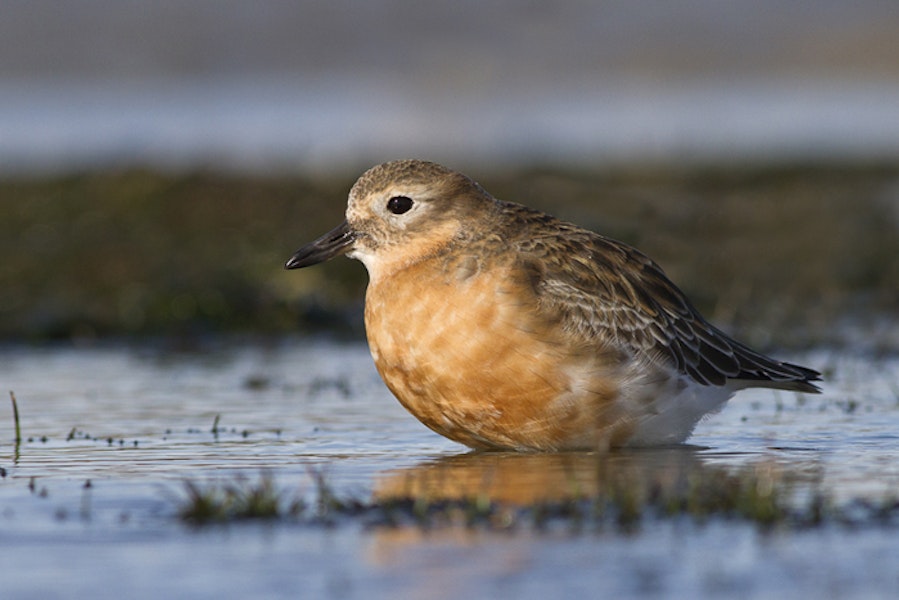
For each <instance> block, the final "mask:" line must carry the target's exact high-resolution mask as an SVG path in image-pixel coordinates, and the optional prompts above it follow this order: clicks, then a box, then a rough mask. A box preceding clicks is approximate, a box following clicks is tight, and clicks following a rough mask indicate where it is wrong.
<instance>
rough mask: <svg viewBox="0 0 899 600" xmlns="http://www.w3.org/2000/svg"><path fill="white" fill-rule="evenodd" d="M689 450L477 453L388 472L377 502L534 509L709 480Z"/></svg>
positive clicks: (379, 484)
mask: <svg viewBox="0 0 899 600" xmlns="http://www.w3.org/2000/svg"><path fill="white" fill-rule="evenodd" d="M710 470H711V471H714V470H715V468H712V467H708V466H706V465H704V464H703V462H702V461H701V460H700V458H699V457H698V456H697V454H696V451H695V449H693V448H690V447H683V448H665V449H646V450H634V451H622V452H615V453H596V452H562V453H538V454H535V453H509V452H476V453H470V454H463V455H459V456H450V457H446V458H441V459H438V460H434V461H429V462H425V463H422V464H419V465H417V466H415V467H411V468H408V469H399V470H395V471H388V472H387V473H385V474H383V475H382V476H381V477H379V478H378V479H377V481H376V484H375V489H374V496H375V498H376V499H377V500H382V501H385V500H389V499H395V498H422V499H425V500H430V501H439V500H470V499H474V498H485V499H487V500H490V501H491V502H502V503H511V504H516V505H529V504H534V503H540V502H558V501H565V500H577V499H581V498H594V497H597V496H598V495H603V494H609V493H610V491H612V490H613V489H615V488H616V487H617V486H621V485H630V486H633V487H634V489H635V491H636V489H637V488H641V489H643V488H650V487H651V488H656V489H666V488H671V487H673V486H676V485H680V484H682V483H683V481H684V478H686V477H693V476H705V475H708V474H709V472H710Z"/></svg>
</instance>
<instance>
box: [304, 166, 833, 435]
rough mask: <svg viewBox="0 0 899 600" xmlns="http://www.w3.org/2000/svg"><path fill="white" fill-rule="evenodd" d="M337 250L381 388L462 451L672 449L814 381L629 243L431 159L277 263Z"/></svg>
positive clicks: (394, 169) (389, 179) (382, 177)
mask: <svg viewBox="0 0 899 600" xmlns="http://www.w3.org/2000/svg"><path fill="white" fill-rule="evenodd" d="M342 253H347V254H348V256H350V257H352V258H357V259H359V260H361V261H362V262H363V263H364V264H365V266H366V268H367V269H368V272H369V276H370V283H369V288H368V291H367V294H366V309H365V322H366V331H367V335H368V339H369V345H370V348H371V352H372V356H373V358H374V360H375V364H376V366H377V368H378V371H379V372H380V373H381V376H382V377H383V378H384V381H385V382H386V384H387V385H388V387H389V388H390V389H391V391H392V392H393V393H394V395H396V396H397V398H398V399H399V400H400V402H401V403H402V404H403V405H404V406H405V407H406V408H407V409H408V410H409V411H410V412H412V413H413V414H414V415H415V416H416V417H418V418H419V419H420V420H421V421H422V422H423V423H424V424H425V425H427V426H428V427H430V428H431V429H433V430H435V431H437V432H439V433H441V434H443V435H445V436H447V437H449V438H451V439H454V440H457V441H459V442H462V443H464V444H467V445H469V446H472V447H475V448H504V449H516V450H559V449H570V448H602V447H608V446H620V445H628V444H630V445H655V444H669V443H679V442H682V441H684V440H685V439H686V438H687V437H688V436H689V434H690V433H691V432H692V430H693V427H694V426H695V424H696V423H697V422H698V420H699V419H700V418H701V417H702V416H703V415H705V414H707V413H708V412H710V411H713V410H716V409H718V408H720V406H721V405H722V404H723V403H724V402H725V401H726V400H727V399H728V398H729V397H730V396H731V395H732V394H733V393H734V392H735V391H737V390H739V389H742V388H744V387H750V386H759V387H776V388H781V389H788V390H795V391H801V392H816V391H818V388H817V387H816V386H815V385H814V384H813V383H811V382H813V381H817V380H818V379H819V374H818V373H817V372H816V371H813V370H811V369H807V368H805V367H801V366H798V365H793V364H790V363H785V362H780V361H777V360H774V359H771V358H768V357H766V356H763V355H761V354H759V353H757V352H755V351H753V350H751V349H749V348H748V347H746V346H744V345H743V344H740V343H739V342H736V341H734V340H733V339H731V338H729V337H728V336H727V335H725V334H724V333H722V332H721V331H720V330H718V329H716V328H715V327H714V326H712V325H711V324H709V323H708V322H707V321H706V320H705V319H704V318H703V317H702V316H701V315H700V314H699V313H698V311H697V310H696V309H695V308H694V307H693V306H692V304H690V302H689V301H688V300H687V298H686V297H685V296H684V294H683V293H682V292H681V291H680V290H679V289H678V288H677V287H676V286H675V285H674V284H673V283H672V282H671V281H670V280H669V279H668V278H667V277H666V276H665V274H664V273H663V271H662V269H661V268H660V267H659V266H658V265H656V264H655V263H654V262H653V261H651V260H650V259H649V258H647V257H646V256H645V255H643V254H642V253H640V252H639V251H637V250H635V249H634V248H631V247H630V246H627V245H626V244H623V243H621V242H617V241H614V240H611V239H609V238H606V237H603V236H601V235H599V234H596V233H593V232H590V231H587V230H584V229H581V228H579V227H577V226H575V225H572V224H570V223H565V222H562V221H559V220H557V219H555V218H554V217H551V216H549V215H546V214H544V213H541V212H538V211H535V210H531V209H529V208H526V207H524V206H521V205H518V204H512V203H508V202H501V201H498V200H496V199H494V198H493V197H492V196H490V195H489V194H488V193H487V192H486V191H485V190H484V189H483V188H481V187H480V186H479V185H478V184H477V183H475V182H474V181H472V180H470V179H469V178H467V177H465V176H464V175H462V174H460V173H456V172H453V171H450V170H449V169H446V168H445V167H442V166H440V165H437V164H434V163H429V162H424V161H417V160H409V161H397V162H392V163H385V164H383V165H379V166H377V167H374V168H373V169H371V170H369V171H368V172H366V173H365V174H364V175H363V176H362V177H361V178H360V179H359V181H358V182H357V183H356V184H355V185H354V186H353V189H352V190H351V191H350V199H349V205H348V208H347V222H346V223H344V224H343V225H341V226H340V227H338V228H337V229H335V230H334V231H332V232H329V233H328V234H326V235H325V236H322V237H321V238H319V239H318V240H316V241H315V242H312V243H311V244H309V245H307V246H305V247H303V248H301V249H300V250H299V251H297V253H296V254H295V255H294V256H293V257H292V258H291V259H290V261H288V263H287V267H288V268H298V267H304V266H308V265H311V264H315V263H317V262H321V261H323V260H327V259H328V258H330V257H332V256H335V255H337V254H342Z"/></svg>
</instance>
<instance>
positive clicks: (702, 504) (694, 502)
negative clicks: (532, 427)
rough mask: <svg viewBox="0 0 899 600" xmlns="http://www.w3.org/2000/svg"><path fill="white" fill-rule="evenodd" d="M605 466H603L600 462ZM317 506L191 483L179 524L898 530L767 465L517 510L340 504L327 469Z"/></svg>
mask: <svg viewBox="0 0 899 600" xmlns="http://www.w3.org/2000/svg"><path fill="white" fill-rule="evenodd" d="M599 460H601V459H599ZM310 473H311V476H312V479H313V481H314V483H315V491H314V499H313V500H312V501H311V502H305V501H304V500H303V499H302V498H301V496H300V494H295V495H294V496H293V500H290V501H286V500H285V498H287V497H288V494H286V493H285V492H284V491H283V490H280V489H278V487H277V486H276V485H275V484H274V482H273V479H272V478H271V476H268V475H263V476H261V477H260V478H259V480H258V481H257V482H253V481H250V480H247V479H238V480H236V481H234V482H231V483H226V484H215V483H213V484H208V485H199V484H197V483H194V482H191V481H188V482H185V492H186V494H185V495H184V497H183V499H182V500H181V503H180V505H179V507H178V509H177V514H178V516H179V518H180V519H181V520H183V521H185V522H186V523H188V524H191V525H194V526H204V525H211V524H224V523H230V522H237V521H245V520H253V519H264V520H281V521H290V522H299V523H303V524H307V525H324V526H335V525H340V524H353V523H356V524H361V525H364V526H366V527H369V528H397V527H415V528H421V529H424V530H432V529H443V528H456V527H462V528H468V529H475V530H484V531H522V530H524V531H527V530H531V531H546V530H556V529H559V528H563V529H565V530H568V531H571V532H574V533H578V532H587V531H593V532H599V531H618V532H622V533H633V532H636V531H638V530H639V529H640V527H641V526H643V525H644V524H648V523H651V522H657V521H661V520H670V519H687V520H688V521H690V522H692V523H695V524H703V523H706V522H708V521H709V520H712V519H726V520H733V521H739V522H746V523H749V524H754V525H755V526H757V527H758V528H759V529H761V530H770V529H772V528H792V529H797V528H807V527H818V526H824V525H834V524H840V525H844V526H851V527H859V526H865V525H873V526H897V525H899V500H897V499H896V498H895V497H892V496H891V497H887V498H884V499H883V500H882V501H881V502H871V501H869V500H864V499H857V500H853V501H850V502H848V503H845V504H843V505H840V506H836V505H835V504H833V503H832V502H831V501H830V500H829V499H828V498H827V496H826V495H825V494H824V493H822V492H820V491H814V490H813V491H812V493H810V494H807V499H806V500H805V501H804V502H797V501H795V500H794V499H793V498H792V496H794V494H793V493H792V492H793V490H792V486H791V483H790V481H789V480H788V479H787V478H786V477H785V476H784V475H783V474H781V473H779V472H778V471H777V470H775V469H773V468H772V467H771V465H766V464H761V465H755V466H749V467H744V468H742V469H740V470H738V471H735V472H724V471H719V470H717V469H715V470H712V471H705V474H704V475H703V474H702V473H703V472H702V471H698V472H693V473H690V474H689V475H688V474H682V476H680V477H678V478H677V479H676V480H675V481H674V482H673V485H668V484H662V483H660V482H658V481H656V482H650V481H646V480H640V479H636V478H632V477H622V478H612V479H610V480H608V482H607V483H608V485H606V486H605V487H603V489H599V490H595V491H593V492H591V493H579V494H572V495H571V496H570V497H566V498H563V499H555V500H541V501H534V502H529V503H517V502H511V501H508V500H500V499H494V498H491V497H490V495H489V494H488V493H487V492H486V490H485V491H484V492H483V493H478V494H474V495H471V496H461V497H456V496H453V497H430V496H428V495H426V494H425V495H400V496H394V497H387V498H383V497H377V498H375V499H373V500H369V501H364V500H360V499H358V498H340V497H339V496H338V495H336V494H335V493H334V491H333V489H332V488H331V486H330V485H329V483H328V482H327V479H326V477H325V476H324V474H323V472H322V471H321V470H312V471H310Z"/></svg>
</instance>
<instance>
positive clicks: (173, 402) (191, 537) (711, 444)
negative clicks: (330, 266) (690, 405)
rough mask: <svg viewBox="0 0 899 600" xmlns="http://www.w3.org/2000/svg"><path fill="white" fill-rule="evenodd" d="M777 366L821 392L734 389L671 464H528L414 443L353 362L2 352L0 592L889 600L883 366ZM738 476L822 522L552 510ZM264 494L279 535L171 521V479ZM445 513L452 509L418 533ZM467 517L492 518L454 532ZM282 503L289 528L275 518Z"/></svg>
mask: <svg viewBox="0 0 899 600" xmlns="http://www.w3.org/2000/svg"><path fill="white" fill-rule="evenodd" d="M785 358H789V359H792V360H797V361H800V362H803V363H804V364H809V365H812V366H816V367H819V368H822V369H824V370H825V373H826V374H827V384H826V388H825V393H824V394H822V395H820V396H801V395H796V394H792V393H789V394H788V393H775V392H771V391H751V392H744V393H742V394H740V395H738V396H737V397H736V398H735V399H734V400H732V401H731V402H730V404H729V405H728V406H727V407H726V408H725V410H724V411H722V412H721V413H720V414H718V415H714V416H712V417H711V418H709V419H708V420H706V421H704V422H703V423H701V424H700V426H699V428H698V429H697V431H696V434H695V436H694V437H693V438H692V440H691V442H692V444H693V445H692V446H690V447H687V448H675V449H664V450H653V451H641V452H627V453H616V454H613V455H609V456H597V455H594V454H590V453H573V454H562V455H549V456H540V455H513V454H503V453H499V454H489V453H488V454H472V453H468V452H467V451H466V449H465V448H463V447H461V446H458V445H456V444H454V443H452V442H449V441H447V440H444V439H443V438H441V437H439V436H437V435H435V434H433V433H431V432H430V431H428V430H426V429H425V428H424V427H422V426H421V425H419V424H418V422H417V421H415V420H414V419H413V418H412V417H411V416H409V415H407V414H406V413H405V411H404V410H403V409H402V408H401V407H400V406H399V404H398V403H397V402H396V401H395V400H394V399H393V398H392V397H391V396H390V394H389V392H388V391H387V390H386V388H384V386H383V384H382V383H381V382H380V379H379V378H378V375H377V373H376V372H375V370H374V368H373V366H372V364H371V360H370V358H369V356H368V352H367V349H366V348H365V346H364V345H363V344H360V343H334V342H330V341H324V340H310V339H300V338H294V339H287V340H279V341H263V342H260V341H258V340H257V341H253V342H246V343H241V342H238V341H237V340H233V339H232V340H227V341H222V342H221V343H211V344H209V345H208V346H206V347H204V348H203V350H202V351H200V352H190V353H181V352H173V351H170V350H168V349H166V348H164V347H159V346H149V345H141V346H126V345H100V346H94V347H90V348H77V347H71V346H59V347H52V348H29V347H20V346H16V347H8V348H5V349H4V350H3V351H2V361H0V379H2V381H3V383H4V385H5V386H6V387H8V388H9V389H12V390H14V391H15V393H16V396H17V399H18V406H19V411H20V421H21V428H22V436H23V440H22V442H21V443H20V444H19V445H18V447H17V446H16V444H14V442H13V440H14V437H15V433H14V429H13V420H12V417H11V411H9V412H7V414H8V415H9V416H8V418H4V419H2V420H0V437H2V440H3V445H2V446H0V452H2V454H0V461H2V462H0V466H2V467H3V469H4V477H3V478H2V479H0V523H2V528H0V543H2V545H3V547H4V559H3V561H2V566H0V577H2V580H3V588H4V596H5V597H10V598H30V597H34V598H38V597H40V598H48V597H71V596H74V595H89V596H92V597H122V596H123V595H127V596H128V597H159V596H160V595H165V596H190V597H273V596H279V595H280V596H291V597H294V596H296V595H298V594H316V595H317V596H324V597H372V596H391V597H435V598H444V597H457V596H460V595H463V594H465V595H471V594H488V593H491V594H492V593H503V594H513V593H514V594H516V595H517V596H520V597H522V598H539V597H542V596H545V595H546V594H548V593H554V594H558V593H560V592H561V593H563V594H567V595H571V594H575V593H583V592H590V593H591V594H597V593H602V592H605V593H617V594H627V595H630V596H638V597H654V596H657V595H664V596H666V597H683V598H696V597H739V598H752V597H767V596H770V595H771V594H784V593H788V592H789V593H790V594H793V593H802V594H817V595H819V596H821V597H837V596H839V597H859V598H861V597H872V596H883V595H889V594H890V593H892V592H895V591H896V590H897V589H899V572H897V571H896V569H895V560H894V559H891V558H890V557H895V556H896V553H897V551H899V541H897V540H899V536H897V532H899V520H897V511H896V510H893V509H891V507H892V506H893V504H891V503H892V502H895V498H896V497H897V495H899V466H897V463H896V461H895V456H896V453H897V451H899V427H897V426H899V376H897V373H899V360H897V358H896V357H895V356H893V355H890V354H886V355H880V356H873V355H870V354H867V355H862V354H860V353H855V354H853V353H847V352H842V351H813V352H806V353H803V354H794V355H792V356H788V357H785ZM746 472H751V473H755V474H756V475H755V476H756V479H753V480H752V485H754V486H756V487H758V488H763V487H764V486H765V485H767V484H768V483H770V484H771V485H777V486H780V487H782V488H783V489H784V490H786V491H785V492H784V495H783V496H782V498H781V499H780V500H781V501H782V502H783V503H785V504H787V505H789V506H795V507H798V508H797V510H799V511H800V512H802V511H804V512H802V514H803V515H805V517H808V512H809V508H808V507H809V506H811V505H812V504H813V503H812V501H811V500H810V498H815V497H820V498H824V499H825V500H822V501H821V502H822V506H825V509H822V514H823V516H822V517H821V519H820V520H818V521H814V522H812V520H809V519H807V518H806V519H805V520H803V521H801V522H799V521H795V520H791V519H784V520H782V521H778V522H776V523H774V524H772V525H766V524H765V523H764V522H762V521H763V519H761V520H760V519H756V518H744V517H739V516H733V515H728V514H725V513H722V514H711V515H705V516H699V517H697V516H696V515H694V514H692V513H691V512H690V511H689V510H685V511H681V512H680V513H678V514H675V515H674V516H673V517H670V518H660V517H659V516H658V515H655V516H653V515H652V514H649V511H647V513H646V515H644V516H643V517H641V518H639V519H634V520H632V521H631V522H628V523H623V522H622V520H621V519H620V518H619V517H616V518H612V519H602V518H594V517H591V516H589V515H587V513H578V514H579V515H580V516H578V515H575V518H572V514H573V513H571V511H570V508H571V506H575V505H570V504H565V502H567V501H569V500H570V499H571V498H574V497H587V498H589V497H591V494H593V493H594V492H596V491H597V490H603V489H618V490H619V491H620V490H625V492H626V491H627V490H636V491H635V492H634V495H635V497H637V496H639V498H638V500H637V501H638V502H640V501H643V500H645V499H646V498H648V497H649V496H651V495H652V493H656V492H657V491H658V490H663V493H664V490H666V489H669V488H670V487H671V486H675V485H678V484H677V482H684V481H687V482H695V481H716V480H726V479H727V478H737V477H740V476H741V475H740V474H741V473H746ZM263 480H268V481H271V482H272V486H274V488H275V490H276V496H277V497H278V502H279V503H280V505H281V506H282V509H281V514H280V516H279V517H277V518H274V519H268V520H262V519H246V520H243V519H235V520H232V521H227V522H225V523H213V524H206V525H197V524H196V523H193V524H191V523H190V522H185V521H184V520H183V519H182V518H181V515H182V514H183V513H184V510H185V507H186V506H187V505H188V504H189V500H190V498H189V493H188V491H187V488H186V484H185V482H191V483H193V484H195V485H196V486H197V488H198V489H201V490H211V489H219V488H227V487H228V486H231V487H232V488H237V489H239V488H241V486H243V487H245V488H254V486H255V487H256V488H258V487H259V486H260V482H261V481H263ZM734 481H738V479H734ZM322 482H326V485H327V489H328V493H330V494H333V495H334V496H335V497H336V498H341V499H344V500H345V501H346V502H344V506H347V505H349V504H350V503H357V504H359V505H364V506H366V507H368V508H367V509H366V510H360V511H356V512H354V511H353V510H348V509H346V508H344V509H341V510H334V511H333V512H332V513H329V514H325V513H324V512H323V509H322V507H321V504H320V503H321V493H322ZM766 482H767V483H766ZM616 486H617V487H616ZM647 490H648V491H647ZM625 495H626V494H625ZM619 496H620V495H619ZM694 496H695V498H701V497H702V494H701V493H696V494H695V495H694ZM392 498H393V499H397V498H399V499H408V498H413V499H416V500H418V502H419V503H421V502H425V503H426V504H427V509H426V511H425V513H423V514H425V517H424V518H418V517H416V514H418V513H416V512H415V511H416V510H417V509H416V508H415V506H412V508H410V509H409V511H407V512H408V513H409V514H408V515H405V516H404V513H403V510H404V509H403V506H404V505H402V504H401V503H400V504H397V506H398V507H399V508H397V510H398V511H399V513H398V514H399V518H397V519H394V520H392V521H391V520H390V519H385V518H384V515H383V514H380V513H377V512H376V511H373V510H371V506H372V505H373V504H375V505H378V506H380V505H379V504H378V503H387V502H389V501H390V499H392ZM465 499H469V500H471V501H472V502H473V504H471V505H465V504H462V505H459V504H453V505H450V506H451V511H455V512H450V513H447V514H445V515H444V514H442V513H441V514H439V515H437V514H435V513H434V511H436V510H438V509H440V507H445V506H447V505H446V504H445V503H446V502H458V501H464V500H465ZM619 499H620V498H619ZM560 502H561V504H559V503H560ZM317 503H318V504H317ZM441 503H444V504H441ZM479 503H484V505H485V506H487V507H488V508H489V511H492V512H490V514H489V515H487V516H486V517H483V518H481V517H477V516H475V517H471V514H470V513H466V512H465V511H466V510H469V511H470V510H476V509H477V507H478V506H479ZM291 505H297V506H304V507H305V512H301V513H300V514H299V516H296V518H294V517H293V516H291V514H290V511H289V510H288V508H287V507H289V506H291ZM385 505H386V504H385ZM391 506H392V505H391ZM560 506H561V507H563V508H564V507H566V506H567V507H568V509H566V510H568V511H569V512H568V513H566V512H565V510H561V511H559V507H560ZM576 506H581V507H583V506H584V505H576ZM588 506H589V507H595V506H596V505H595V504H589V505H588ZM497 507H498V508H497ZM535 507H536V508H535ZM547 507H550V508H551V509H553V508H552V507H555V508H554V509H553V510H557V512H556V513H552V514H548V513H546V511H545V510H544V509H546V508H547ZM591 510H593V508H591ZM616 510H620V507H619V509H616ZM541 511H543V512H541ZM391 514H392V513H391ZM466 514H468V516H466ZM484 514H487V513H484ZM591 514H592V513H591ZM459 515H462V516H459ZM419 516H420V515H419ZM624 525H627V526H624ZM51 574H52V576H51Z"/></svg>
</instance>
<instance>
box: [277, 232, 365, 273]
mask: <svg viewBox="0 0 899 600" xmlns="http://www.w3.org/2000/svg"><path fill="white" fill-rule="evenodd" d="M355 239H356V236H355V234H354V233H353V232H352V231H351V230H350V226H349V224H347V222H346V221H344V222H343V223H341V224H340V225H338V226H337V227H335V228H334V229H332V230H331V231H329V232H328V233H326V234H325V235H323V236H321V237H320V238H318V239H317V240H315V241H314V242H309V243H308V244H306V245H305V246H303V247H302V248H300V249H299V250H297V251H296V252H295V253H294V255H293V256H291V257H290V260H288V261H287V263H286V264H285V265H284V268H285V269H302V268H303V267H309V266H312V265H317V264H318V263H322V262H325V261H326V260H330V259H332V258H334V257H335V256H340V255H341V254H344V253H346V252H347V251H348V250H349V249H350V246H351V245H352V244H353V242H354V241H355Z"/></svg>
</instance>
